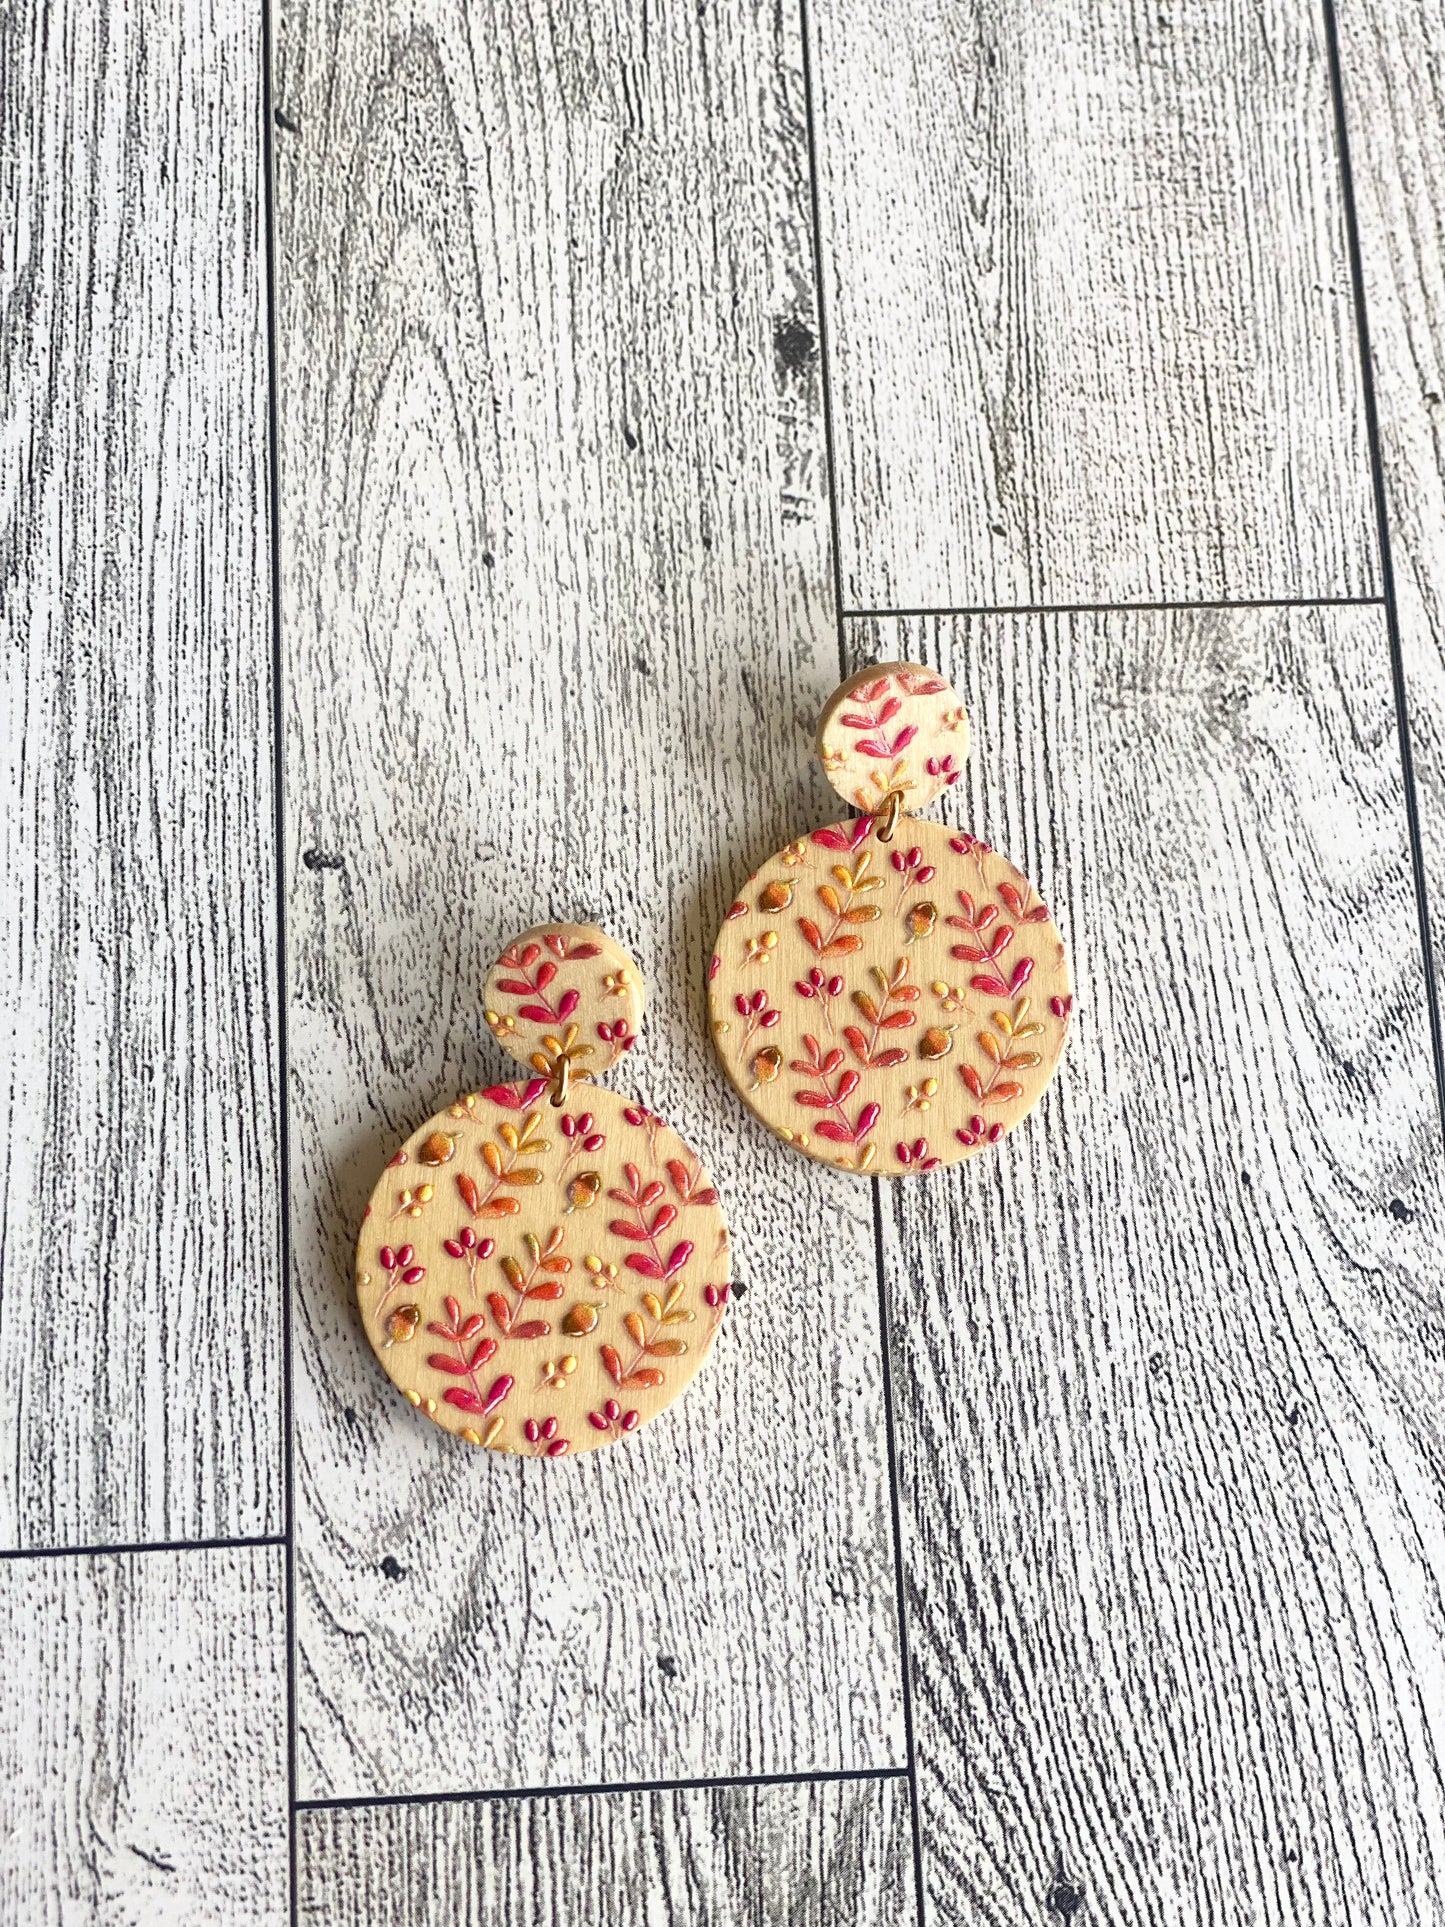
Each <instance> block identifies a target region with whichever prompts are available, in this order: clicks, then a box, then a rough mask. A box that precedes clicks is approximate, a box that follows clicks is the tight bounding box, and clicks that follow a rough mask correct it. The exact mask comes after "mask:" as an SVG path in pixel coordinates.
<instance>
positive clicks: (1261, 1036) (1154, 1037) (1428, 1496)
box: [852, 609, 1445, 1927]
mask: <svg viewBox="0 0 1445 1927" xmlns="http://www.w3.org/2000/svg"><path fill="white" fill-rule="evenodd" d="M852 640H853V644H854V650H855V652H856V657H857V659H858V660H860V661H861V660H863V659H866V657H867V656H869V655H877V656H879V657H894V656H899V655H907V654H913V653H915V652H917V653H920V654H921V655H922V656H923V658H924V659H925V660H928V661H930V662H933V663H935V664H936V665H937V666H938V668H939V669H940V671H941V672H942V673H943V674H945V675H949V676H951V679H952V680H953V682H954V684H955V686H956V687H958V689H959V690H960V693H961V694H963V695H964V697H965V699H966V700H967V702H968V703H969V706H970V709H971V712H972V715H973V720H974V727H975V742H974V750H973V755H972V758H971V764H970V783H971V789H970V793H969V794H968V795H966V796H963V797H959V799H958V802H957V804H956V805H955V806H954V807H955V808H956V809H957V810H958V812H959V816H960V817H963V816H964V815H965V814H967V815H970V816H971V817H972V822H971V824H970V827H971V828H972V829H974V830H975V831H976V832H977V833H978V834H980V835H982V836H985V837H987V838H988V839H989V840H990V841H991V842H993V843H994V844H995V845H996V846H997V847H999V848H1001V849H1003V850H1005V851H1008V852H1011V853H1012V854H1014V855H1016V856H1019V857H1020V858H1022V859H1024V860H1025V861H1027V863H1028V864H1029V867H1030V870H1031V872H1032V873H1033V874H1034V875H1035V876H1036V877H1037V878H1038V880H1039V883H1040V887H1041V888H1042V889H1043V891H1044V893H1045V896H1046V898H1047V899H1048V900H1049V901H1050V903H1051V906H1052V908H1053V910H1054V913H1055V915H1056V917H1057V918H1058V921H1059V923H1060V926H1061V928H1062V929H1063V931H1064V933H1065V937H1066V940H1067V941H1068V943H1069V945H1070V952H1071V956H1072V958H1073V961H1074V964H1075V971H1076V984H1077V989H1078V1008H1077V1011H1076V1017H1075V1023H1074V1028H1073V1033H1072V1035H1071V1037H1070V1047H1069V1054H1068V1060H1067V1063H1066V1065H1065V1067H1064V1071H1063V1074H1062V1075H1061V1076H1060V1078H1059V1079H1058V1080H1057V1082H1056V1083H1055V1085H1054V1087H1053V1088H1052V1090H1051V1091H1050V1093H1049V1095H1048V1096H1047V1097H1046V1098H1045V1100H1044V1103H1043V1104H1042V1106H1041V1107H1040V1109H1039V1111H1038V1113H1037V1114H1036V1115H1035V1117H1034V1118H1033V1119H1031V1120H1030V1122H1029V1124H1027V1125H1026V1126H1025V1127H1024V1128H1023V1129H1022V1130H1021V1131H1020V1132H1019V1133H1017V1134H1016V1135H1015V1136H1013V1137H1011V1138H1010V1139H1009V1140H1008V1142H1007V1145H1006V1146H1005V1150H1006V1151H1007V1152H1008V1155H1004V1156H1001V1157H1000V1158H999V1159H998V1160H997V1161H996V1162H994V1163H993V1164H992V1165H990V1164H987V1163H986V1162H985V1161H983V1160H981V1159H980V1160H976V1161H975V1162H974V1163H972V1164H971V1165H970V1166H968V1167H967V1169H966V1170H964V1171H963V1172H962V1173H961V1174H958V1175H955V1174H952V1173H949V1174H946V1175H944V1176H943V1177H942V1178H941V1179H940V1181H938V1182H937V1183H936V1184H934V1185H932V1186H929V1187H927V1188H925V1187H921V1186H920V1187H912V1188H910V1189H908V1190H907V1191H903V1190H901V1189H898V1188H896V1187H891V1188H889V1189H887V1190H885V1191H884V1192H883V1193H882V1211H883V1226H884V1237H885V1250H886V1258H887V1266H888V1291H889V1302H890V1308H891V1309H890V1326H891V1334H892V1337H891V1346H892V1360H893V1382H894V1388H895V1401H896V1408H897V1421H898V1428H899V1451H900V1486H901V1503H902V1508H903V1524H904V1541H905V1563H906V1574H907V1610H908V1614H909V1637H910V1643H911V1660H912V1673H913V1683H914V1719H915V1728H916V1733H917V1743H918V1760H919V1773H920V1788H921V1798H922V1811H923V1834H924V1840H925V1842H926V1847H927V1880H926V1885H927V1890H928V1897H929V1906H930V1916H929V1917H930V1920H931V1921H933V1922H935V1923H942V1922H953V1921H959V1922H963V1921H967V1922H968V1923H970V1927H976V1923H979V1922H998V1923H1003V1922H1010V1923H1012V1922H1016V1921H1019V1920H1021V1919H1035V1918H1040V1917H1042V1916H1043V1914H1044V1910H1045V1909H1046V1907H1047V1906H1048V1905H1049V1904H1051V1903H1050V1899H1049V1897H1050V1895H1052V1896H1053V1897H1054V1898H1053V1902H1052V1904H1053V1906H1054V1911H1055V1912H1056V1913H1062V1914H1065V1916H1066V1917H1067V1911H1068V1909H1069V1908H1070V1907H1071V1906H1072V1905H1073V1904H1074V1901H1075V1900H1076V1899H1077V1898H1078V1897H1079V1896H1080V1895H1082V1897H1083V1905H1084V1907H1085V1909H1086V1911H1085V1913H1083V1914H1081V1916H1080V1918H1087V1919H1089V1920H1091V1921H1107V1922H1120V1923H1131V1927H1132V1923H1137V1922H1143V1921H1150V1922H1164V1923H1171V1924H1172V1923H1176V1922H1178V1923H1183V1922H1192V1921H1197V1920H1237V1919H1247V1920H1256V1921H1281V1922H1282V1921H1290V1922H1308V1923H1316V1922H1318V1923H1323V1922H1326V1921H1337V1920H1350V1921H1351V1922H1361V1923H1378V1924H1379V1927H1387V1923H1388V1927H1399V1923H1401V1922H1404V1921H1412V1922H1413V1921H1416V1920H1431V1921H1434V1920H1439V1919H1442V1918H1445V1779H1442V1768H1441V1751H1442V1747H1445V1598H1442V1580H1445V1500H1442V1492H1445V1484H1442V1472H1445V1428H1442V1423H1441V1405H1440V1399H1439V1390H1438V1388H1439V1373H1440V1368H1441V1363H1442V1356H1445V1328H1442V1320H1441V1313H1440V1300H1439V1289H1438V1286H1439V1252H1440V1239H1441V1234H1442V1229H1445V1206H1442V1198H1441V1175H1440V1129H1439V1119H1438V1115H1437V1111H1436V1105H1435V1097H1434V1090H1433V1082H1432V1077H1431V1071H1430V1059H1429V1047H1428V1037H1427V1023H1426V1012H1425V999H1424V987H1423V967H1422V957H1421V953H1420V946H1419V934H1418V928H1417V925H1416V919H1415V907H1414V902H1413V893H1412V886H1411V876H1410V868H1409V859H1408V852H1407V847H1406V837H1405V823H1404V811H1403V804H1402V795H1401V776H1400V764H1399V754H1398V744H1397V739H1396V734H1395V724H1394V717H1393V713H1392V705H1391V700H1390V687H1389V674H1388V652H1387V648H1386V638H1385V629H1384V619H1383V614H1382V612H1381V611H1379V610H1376V609H1366V610H1352V611H1342V610H1335V611H1329V612H1321V611H1309V612H1305V611H1280V610H1274V611H1237V610H1236V611H1228V612H1219V613H1190V614H1180V613H1174V614H1136V615H1133V616H1130V615H1124V614H1118V613H1115V614H1111V615H1105V616H1097V617H1084V616H1080V617H1075V618H1072V619H1069V618H1060V617H1054V618H1047V617H1033V618H1028V619H1023V618H1007V617H992V618H978V619H974V620H971V621H967V620H965V621H956V622H948V623H941V624H937V625H935V624H931V623H929V624H915V623H909V622H888V623H881V624H877V625H874V624H859V625H856V626H855V629H854V634H853V638H852ZM962 787H963V786H962V785H960V788H962ZM953 794H955V795H956V794H957V792H954V793H953Z"/></svg>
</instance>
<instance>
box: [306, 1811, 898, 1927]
mask: <svg viewBox="0 0 1445 1927" xmlns="http://www.w3.org/2000/svg"><path fill="white" fill-rule="evenodd" d="M299 1829H300V1831H299V1838H298V1854H299V1885H300V1893H301V1917H302V1918H303V1919H307V1918H313V1917H314V1918H315V1919H317V1920H324V1921H326V1922H328V1923H330V1927H389V1923H392V1922H395V1923H396V1924H397V1927H402V1923H405V1927H432V1923H435V1924H436V1927H521V1923H523V1922H526V1921H548V1922H551V1921H557V1922H583V1921H585V1922H589V1923H590V1922H606V1923H607V1927H662V1924H663V1923H665V1922H674V1921H675V1922H677V1923H679V1927H681V1923H684V1922H685V1923H689V1924H690V1923H693V1922H699V1921H706V1922H707V1923H708V1927H899V1923H903V1922H906V1921H911V1920H912V1919H913V1918H914V1911H913V1891H912V1890H913V1864H912V1845H911V1826H910V1819H909V1809H908V1783H907V1781H906V1780H898V1779H886V1780H853V1781H844V1782H837V1781H834V1782H831V1783H828V1782H824V1783H817V1782H815V1783H813V1784H810V1785H791V1786H763V1787H756V1786H752V1787H749V1786H744V1787H714V1788H708V1789H706V1790H702V1789H696V1790H691V1791H686V1792H670V1791H669V1792H653V1793H609V1794H600V1795H599V1794H592V1795H574V1796H571V1797H556V1798H545V1799H529V1800H486V1801H471V1802H454V1803H450V1804H447V1805H441V1806H406V1807H360V1808H350V1809H346V1810H344V1811H341V1812H337V1811H319V1812H311V1813H303V1814H302V1815H300V1817H299Z"/></svg>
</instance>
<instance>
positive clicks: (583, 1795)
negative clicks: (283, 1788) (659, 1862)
mask: <svg viewBox="0 0 1445 1927" xmlns="http://www.w3.org/2000/svg"><path fill="white" fill-rule="evenodd" d="M908 1778H909V1770H908V1768H907V1767H906V1766H858V1767H840V1768H837V1769H836V1770H831V1769H821V1770H819V1771H816V1772H808V1773H732V1774H719V1775H717V1776H716V1777H714V1778H703V1779H696V1780H616V1781H609V1782H607V1783H606V1784H603V1785H587V1786H509V1787H481V1788H477V1789H475V1790H472V1791H468V1792H464V1793H383V1794H374V1795H373V1794H359V1795H356V1796H354V1797H349V1798H347V1799H344V1800H293V1801H292V1803H291V1804H292V1811H293V1812H295V1813H354V1812H358V1811H360V1810H362V1809H365V1808H372V1807H455V1806H468V1805H471V1804H472V1803H473V1802H477V1803H481V1802H488V1803H490V1802H492V1801H496V1800H580V1799H592V1798H595V1797H597V1796H600V1795H605V1794H612V1793H706V1792H711V1791H712V1790H713V1789H714V1788H727V1787H752V1786H757V1787H769V1786H833V1785H838V1784H842V1783H847V1782H850V1781H858V1780H906V1779H908Z"/></svg>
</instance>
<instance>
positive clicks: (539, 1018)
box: [517, 1004, 552, 1024]
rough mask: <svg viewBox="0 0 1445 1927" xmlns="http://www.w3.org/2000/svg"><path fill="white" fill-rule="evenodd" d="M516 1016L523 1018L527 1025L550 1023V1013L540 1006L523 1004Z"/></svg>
mask: <svg viewBox="0 0 1445 1927" xmlns="http://www.w3.org/2000/svg"><path fill="white" fill-rule="evenodd" d="M517 1015H518V1016H519V1017H525V1018H526V1020H527V1022H528V1023H529V1024H550V1023H551V1022H552V1013H551V1011H550V1010H544V1009H543V1007H542V1006H541V1004H523V1005H522V1007H521V1009H520V1010H519V1011H518V1012H517Z"/></svg>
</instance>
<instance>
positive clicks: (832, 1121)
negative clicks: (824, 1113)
mask: <svg viewBox="0 0 1445 1927" xmlns="http://www.w3.org/2000/svg"><path fill="white" fill-rule="evenodd" d="M818 1136H819V1137H825V1138H827V1139H828V1140H829V1141H830V1142H831V1143H833V1144H851V1143H852V1142H853V1133H852V1132H851V1131H850V1130H849V1129H848V1126H847V1125H846V1124H840V1123H839V1122H838V1120H837V1118H835V1117H825V1118H824V1119H823V1121H822V1123H821V1124H820V1125H819V1126H818Z"/></svg>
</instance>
